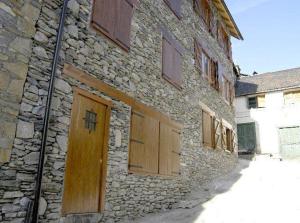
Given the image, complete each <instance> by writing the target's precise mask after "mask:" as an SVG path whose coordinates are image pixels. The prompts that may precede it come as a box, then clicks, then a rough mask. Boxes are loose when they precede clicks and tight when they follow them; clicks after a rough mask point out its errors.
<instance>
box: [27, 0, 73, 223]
mask: <svg viewBox="0 0 300 223" xmlns="http://www.w3.org/2000/svg"><path fill="white" fill-rule="evenodd" d="M68 1H69V0H63V6H62V10H61V15H60V20H59V27H58V32H57V36H56V45H55V51H54V55H53V59H52V65H51V75H50V83H49V87H48V96H47V102H46V107H45V113H44V120H43V132H42V142H41V148H40V155H39V163H38V169H37V178H36V184H35V191H34V200H33V204H32V201H31V202H30V204H29V206H28V210H27V213H26V217H25V223H37V222H38V217H39V216H38V212H39V203H40V197H41V187H42V178H43V169H44V162H45V152H46V144H47V135H48V125H49V116H50V110H51V101H52V96H53V89H54V83H55V76H56V69H57V64H58V59H59V51H60V49H61V41H62V37H63V32H64V23H65V18H66V12H67V6H68Z"/></svg>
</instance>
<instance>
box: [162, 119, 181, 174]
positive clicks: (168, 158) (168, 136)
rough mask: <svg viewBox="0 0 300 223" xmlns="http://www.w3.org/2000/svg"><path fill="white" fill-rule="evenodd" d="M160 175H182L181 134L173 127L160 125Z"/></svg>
mask: <svg viewBox="0 0 300 223" xmlns="http://www.w3.org/2000/svg"><path fill="white" fill-rule="evenodd" d="M159 173H160V174H162V175H178V174H180V134H179V132H178V130H175V129H174V128H172V127H171V126H169V125H167V124H165V123H162V122H161V123H160V151H159Z"/></svg>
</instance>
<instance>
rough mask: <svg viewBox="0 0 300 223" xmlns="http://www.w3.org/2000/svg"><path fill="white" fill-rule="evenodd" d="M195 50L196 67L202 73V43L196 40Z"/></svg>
mask: <svg viewBox="0 0 300 223" xmlns="http://www.w3.org/2000/svg"><path fill="white" fill-rule="evenodd" d="M194 50H195V66H196V68H197V69H198V70H199V71H200V72H201V71H202V49H201V46H200V43H199V42H198V41H197V40H196V39H195V40H194Z"/></svg>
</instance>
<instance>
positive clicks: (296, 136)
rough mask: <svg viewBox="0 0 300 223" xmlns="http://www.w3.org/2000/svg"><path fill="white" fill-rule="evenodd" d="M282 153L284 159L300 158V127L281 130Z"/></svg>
mask: <svg viewBox="0 0 300 223" xmlns="http://www.w3.org/2000/svg"><path fill="white" fill-rule="evenodd" d="M279 137H280V153H281V156H282V157H283V158H296V157H300V127H299V126H298V127H288V128H280V129H279Z"/></svg>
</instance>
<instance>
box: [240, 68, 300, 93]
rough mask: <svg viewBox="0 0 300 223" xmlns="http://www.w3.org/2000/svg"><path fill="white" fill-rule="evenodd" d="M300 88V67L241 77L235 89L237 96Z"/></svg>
mask: <svg viewBox="0 0 300 223" xmlns="http://www.w3.org/2000/svg"><path fill="white" fill-rule="evenodd" d="M296 87H300V67H299V68H294V69H289V70H282V71H277V72H272V73H265V74H258V75H255V76H248V77H241V78H240V79H239V80H238V81H237V83H236V87H235V94H236V96H237V97H238V96H242V95H249V94H256V93H263V92H270V91H276V90H284V89H290V88H296Z"/></svg>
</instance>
